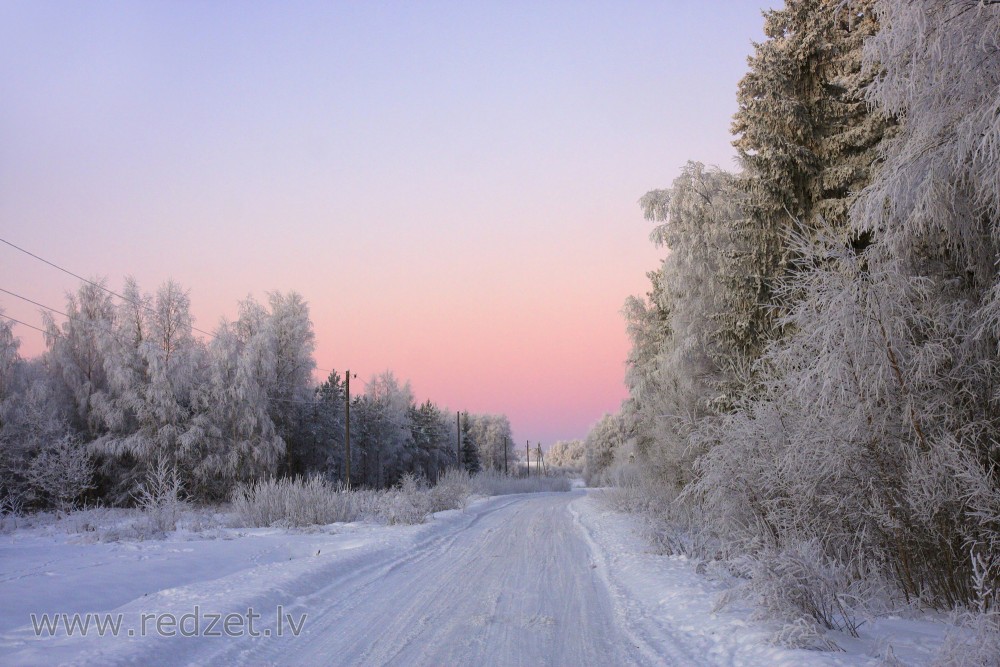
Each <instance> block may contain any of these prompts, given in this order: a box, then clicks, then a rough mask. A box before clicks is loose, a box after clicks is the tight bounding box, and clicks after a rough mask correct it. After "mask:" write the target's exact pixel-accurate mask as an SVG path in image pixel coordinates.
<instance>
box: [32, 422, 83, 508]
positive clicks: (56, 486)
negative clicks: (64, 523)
mask: <svg viewBox="0 0 1000 667" xmlns="http://www.w3.org/2000/svg"><path fill="white" fill-rule="evenodd" d="M27 477H28V482H29V485H30V488H31V490H32V491H33V492H34V493H35V494H36V495H38V496H40V498H41V499H42V500H43V502H46V503H48V504H50V505H51V506H53V507H55V508H56V509H57V510H59V511H60V512H68V511H69V510H71V509H73V507H74V506H75V505H76V503H77V501H78V500H79V499H80V496H82V495H83V494H84V492H86V491H87V490H88V489H91V488H93V478H94V464H93V462H92V461H91V458H90V454H88V452H87V449H86V447H85V446H84V445H83V444H81V443H80V442H78V441H77V440H76V438H74V437H72V436H69V435H65V436H63V437H61V438H58V439H56V440H55V441H53V442H50V443H48V444H46V445H45V446H43V448H42V451H41V452H39V454H38V455H37V456H36V457H35V458H34V459H32V461H31V463H30V464H29V466H28V471H27Z"/></svg>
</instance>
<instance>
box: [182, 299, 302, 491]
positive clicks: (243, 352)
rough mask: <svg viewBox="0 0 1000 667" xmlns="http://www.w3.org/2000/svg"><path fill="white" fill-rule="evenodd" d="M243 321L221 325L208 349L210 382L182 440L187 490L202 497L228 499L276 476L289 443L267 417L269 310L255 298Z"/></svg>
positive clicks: (270, 365)
mask: <svg viewBox="0 0 1000 667" xmlns="http://www.w3.org/2000/svg"><path fill="white" fill-rule="evenodd" d="M239 315H240V316H239V318H238V319H237V320H236V321H235V322H232V323H229V322H223V323H222V324H221V325H220V326H219V328H218V329H217V330H216V332H215V338H213V339H212V340H211V342H210V343H209V345H208V379H207V381H206V382H204V383H202V385H201V386H199V388H198V392H197V393H196V396H195V411H196V417H195V419H194V420H193V422H192V428H191V429H190V430H189V431H188V433H186V434H185V436H184V437H183V438H182V439H181V445H182V450H181V451H182V455H183V459H184V460H186V461H191V462H192V463H193V468H192V469H191V470H190V472H188V471H184V472H185V474H186V475H187V476H189V478H190V483H187V487H188V488H189V489H190V490H191V491H192V492H194V493H195V494H196V495H201V496H203V497H225V495H226V494H228V493H229V490H230V488H231V486H232V484H233V483H234V482H237V481H246V480H253V479H256V478H258V477H262V476H267V475H273V474H275V473H276V472H277V470H278V466H279V465H281V464H282V463H283V462H284V461H285V441H284V440H282V439H281V437H280V436H279V435H278V434H277V432H276V429H275V426H274V422H273V421H272V420H271V416H270V413H269V408H270V404H269V401H268V393H267V388H268V387H269V386H272V385H273V378H274V361H273V352H274V346H273V345H271V344H270V341H269V336H268V330H267V327H266V317H267V313H266V311H265V310H264V309H263V308H262V307H261V306H260V305H259V304H258V303H257V302H256V301H254V300H252V299H247V300H245V301H243V302H242V303H241V304H240V313H239Z"/></svg>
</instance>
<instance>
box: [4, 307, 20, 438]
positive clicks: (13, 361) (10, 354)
mask: <svg viewBox="0 0 1000 667" xmlns="http://www.w3.org/2000/svg"><path fill="white" fill-rule="evenodd" d="M20 347H21V339H19V338H18V337H17V336H15V335H14V330H13V322H11V321H10V320H8V319H7V318H5V317H3V309H2V308H0V405H2V404H3V402H4V401H5V400H7V398H8V396H10V394H11V390H12V389H13V387H14V373H15V371H16V370H17V366H18V365H19V364H20V363H21V355H20V354H18V348H20ZM2 419H3V417H2V413H0V420H2ZM2 428H3V423H2V421H0V429H2Z"/></svg>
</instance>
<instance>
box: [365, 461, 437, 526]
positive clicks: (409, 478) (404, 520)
mask: <svg viewBox="0 0 1000 667" xmlns="http://www.w3.org/2000/svg"><path fill="white" fill-rule="evenodd" d="M430 500H431V499H430V494H429V492H428V491H427V485H426V483H425V482H424V480H423V479H422V478H418V477H417V476H415V475H413V474H411V473H407V474H405V475H403V479H402V480H400V483H399V486H398V487H396V488H393V489H389V490H388V491H385V492H383V493H381V494H380V496H379V501H380V502H379V506H378V518H379V519H380V520H381V521H384V522H385V523H387V524H389V525H390V526H394V525H397V524H414V523H423V522H424V519H426V518H427V515H428V514H430V512H431V502H430Z"/></svg>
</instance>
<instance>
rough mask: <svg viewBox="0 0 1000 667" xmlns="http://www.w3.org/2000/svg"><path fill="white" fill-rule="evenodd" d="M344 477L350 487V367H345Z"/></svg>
mask: <svg viewBox="0 0 1000 667" xmlns="http://www.w3.org/2000/svg"><path fill="white" fill-rule="evenodd" d="M344 457H345V458H344V471H345V472H344V477H346V478H347V479H346V480H345V481H346V483H347V488H348V489H349V488H351V369H350V368H348V369H347V381H346V383H345V391H344Z"/></svg>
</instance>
